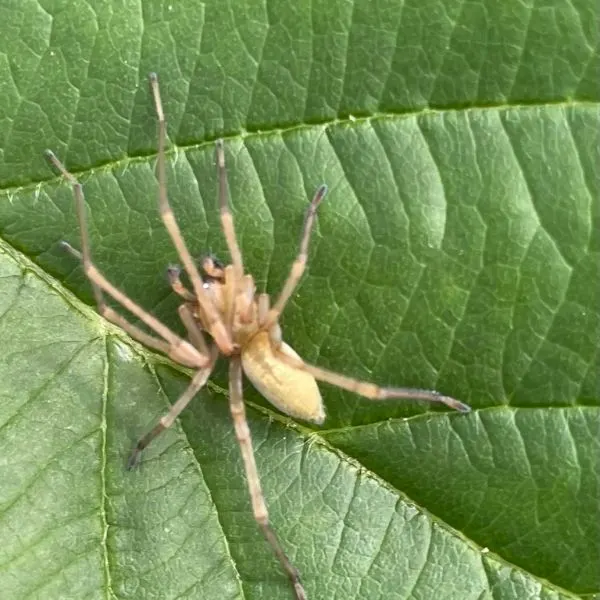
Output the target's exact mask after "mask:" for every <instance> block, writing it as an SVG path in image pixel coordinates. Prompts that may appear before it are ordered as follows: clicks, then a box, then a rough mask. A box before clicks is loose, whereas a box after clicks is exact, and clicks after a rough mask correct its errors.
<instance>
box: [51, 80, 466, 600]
mask: <svg viewBox="0 0 600 600" xmlns="http://www.w3.org/2000/svg"><path fill="white" fill-rule="evenodd" d="M150 87H151V90H152V95H153V97H154V104H155V107H156V113H157V117H158V160H157V165H158V200H159V207H160V215H161V217H162V220H163V222H164V224H165V226H166V228H167V230H168V232H169V234H170V236H171V239H172V241H173V244H174V245H175V248H176V249H177V252H178V254H179V257H180V259H181V262H182V263H183V267H184V268H185V270H186V272H187V275H188V277H189V279H190V282H191V284H192V288H193V290H191V291H190V290H188V289H186V288H185V287H184V286H183V284H182V283H181V281H180V279H179V269H178V268H176V267H171V268H170V269H169V279H170V282H171V286H172V288H173V290H174V291H175V292H176V293H177V294H179V295H180V296H181V297H183V299H184V302H183V304H182V305H181V306H180V307H179V316H180V317H181V320H182V322H183V324H184V325H185V327H186V329H187V332H188V338H189V339H188V340H185V339H182V338H181V337H179V336H178V335H176V334H175V333H174V332H172V331H171V330H170V329H169V328H168V327H166V326H165V325H164V324H163V323H161V322H160V321H159V320H158V319H157V318H156V317H153V316H152V315H151V314H150V313H148V312H146V311H145V310H144V309H142V308H141V307H140V306H138V305H137V304H136V303H135V302H133V301H132V300H131V299H130V298H128V297H127V296H126V295H125V294H124V293H123V292H121V291H120V290H118V289H117V288H116V287H114V286H113V285H112V284H111V283H110V282H109V281H108V280H107V279H106V278H105V277H104V275H102V273H101V272H100V271H99V270H98V269H97V268H96V267H95V266H94V264H93V262H92V259H91V254H90V244H89V236H88V232H87V227H86V220H85V205H84V197H83V191H82V188H81V184H80V183H79V182H78V181H77V179H75V177H74V176H73V175H71V174H70V173H69V172H68V171H67V170H66V168H65V167H64V166H63V164H62V163H61V162H60V161H59V160H58V159H57V158H56V156H55V155H54V154H53V153H52V152H51V151H49V150H48V151H47V156H48V158H49V160H50V161H51V162H52V164H53V165H54V166H55V167H56V168H57V169H58V170H59V171H60V172H61V173H62V174H63V175H64V176H65V177H66V178H67V179H68V180H69V181H70V182H71V184H72V186H73V194H74V197H75V205H76V208H77V216H78V220H79V228H80V234H81V252H79V251H77V250H75V249H74V248H73V247H71V246H70V245H69V244H68V243H66V242H63V245H64V247H65V248H66V249H67V250H68V251H69V252H70V253H71V254H73V255H74V256H76V257H77V258H78V259H80V260H81V261H82V263H83V268H84V271H85V274H86V275H87V277H88V278H89V280H90V283H91V285H92V289H93V291H94V296H95V299H96V304H97V306H98V312H99V313H100V314H101V315H102V316H103V317H104V318H105V319H107V320H108V321H111V322H112V323H115V324H116V325H118V326H119V327H121V328H122V329H124V330H125V331H126V332H127V333H128V334H129V335H130V336H131V337H133V338H135V339H136V340H138V341H140V342H141V343H142V344H145V345H146V346H149V347H150V348H154V349H155V350H158V351H159V352H162V353H164V354H166V355H167V356H169V357H170V358H172V359H173V360H174V361H175V362H177V363H179V364H181V365H184V366H186V367H191V368H193V369H195V370H196V373H195V374H194V376H193V377H192V380H191V382H190V384H189V386H188V388H187V389H186V390H185V392H184V393H183V394H182V395H181V397H180V398H179V399H178V400H177V401H176V402H175V404H174V405H173V406H172V408H171V410H169V412H168V413H167V414H166V415H165V416H163V417H162V418H161V419H160V420H159V422H158V423H157V424H156V425H155V427H154V428H153V429H152V430H151V431H150V432H148V433H147V434H146V435H144V436H143V437H142V438H140V440H139V441H138V442H137V444H136V446H135V448H134V450H133V452H132V454H131V456H130V458H129V461H128V467H129V468H131V467H134V466H135V465H136V464H137V463H138V462H139V458H140V453H141V451H142V450H143V449H144V448H145V447H146V446H147V445H148V444H149V443H150V442H151V441H152V440H153V439H154V438H155V437H156V436H157V435H159V434H160V433H161V432H162V431H164V430H165V429H167V428H168V427H170V426H171V425H172V424H173V422H174V421H175V419H176V418H177V416H178V415H179V414H180V413H181V411H182V410H183V409H184V408H185V407H186V406H187V404H188V403H189V402H190V400H191V399H192V398H193V397H194V396H195V395H196V393H197V392H198V391H199V390H200V388H202V386H204V384H205V383H206V381H207V380H208V377H209V376H210V374H211V372H212V370H213V367H214V365H215V361H216V359H217V356H218V355H219V354H222V355H224V356H226V357H228V358H229V360H230V363H229V407H230V410H231V415H232V417H233V424H234V427H235V432H236V437H237V439H238V441H239V445H240V451H241V454H242V459H243V461H244V466H245V469H246V479H247V482H248V488H249V491H250V500H251V503H252V511H253V513H254V518H255V519H256V521H257V523H258V525H259V526H260V528H261V530H262V532H263V534H264V536H265V538H266V539H267V541H268V542H269V544H270V545H271V547H272V549H273V552H274V553H275V555H276V556H277V558H278V559H279V561H280V563H281V565H282V567H283V569H284V570H285V572H286V573H287V575H288V577H289V579H290V581H291V583H292V586H293V590H294V595H295V598H296V600H305V599H306V592H305V591H304V587H303V586H302V583H301V582H300V577H299V574H298V571H297V569H296V568H295V567H294V565H293V564H292V563H291V562H290V560H289V559H288V557H287V556H286V554H285V552H284V550H283V548H282V547H281V544H280V543H279V540H278V539H277V536H276V535H275V532H274V530H273V529H272V528H271V527H270V525H269V518H268V513H267V507H266V504H265V499H264V497H263V493H262V490H261V485H260V479H259V476H258V472H257V469H256V462H255V460H254V451H253V449H252V440H251V438H250V430H249V429H248V424H247V421H246V411H245V407H244V402H243V398H242V371H243V372H244V373H245V374H246V375H247V376H248V378H249V379H250V381H251V382H252V383H253V384H254V386H255V387H256V388H257V389H258V390H259V391H260V392H261V394H263V395H264V396H265V398H267V400H269V401H270V402H271V403H272V404H274V405H275V406H276V407H277V408H278V409H279V410H281V411H283V412H284V413H286V414H288V415H291V416H293V417H297V418H299V419H302V420H305V421H311V422H313V423H322V422H323V420H324V419H325V411H324V409H323V401H322V400H321V395H320V393H319V389H318V387H317V383H316V380H319V381H325V382H327V383H330V384H332V385H335V386H338V387H341V388H343V389H346V390H349V391H351V392H354V393H357V394H360V395H362V396H365V397H366V398H369V399H371V400H384V399H387V398H416V399H422V400H429V401H434V402H442V403H444V404H446V405H448V406H450V407H451V408H454V409H456V410H459V411H462V412H468V411H469V410H470V408H469V407H468V406H467V405H466V404H463V403H462V402H459V401H458V400H455V399H454V398H450V397H449V396H443V395H442V394H439V393H438V392H435V391H430V390H420V389H410V388H389V387H385V388H384V387H379V386H377V385H375V384H373V383H368V382H364V381H358V380H356V379H352V378H350V377H346V376H344V375H340V374H338V373H333V372H331V371H326V370H325V369H321V368H320V367H316V366H314V365H310V364H307V363H305V362H304V361H303V360H302V359H301V358H300V357H299V356H298V355H297V354H296V353H295V352H294V350H292V348H291V347H290V346H288V345H287V344H286V343H285V342H284V341H283V340H282V336H281V328H280V326H279V323H278V319H279V316H280V315H281V313H282V311H283V309H284V308H285V305H286V304H287V302H288V300H289V299H290V296H291V295H292V293H293V292H294V290H295V289H296V286H297V285H298V282H299V281H300V278H301V277H302V274H303V272H304V268H305V266H306V261H307V253H308V244H309V240H310V235H311V231H312V227H313V223H314V220H315V215H316V212H317V208H318V206H319V204H320V203H321V201H322V200H323V198H324V196H325V194H326V192H327V188H326V186H325V185H322V186H321V187H320V188H319V189H318V190H317V192H316V193H315V195H314V197H313V199H312V202H311V203H310V206H309V207H308V211H307V213H306V219H305V221H304V228H303V231H302V237H301V241H300V251H299V253H298V255H297V257H296V260H295V261H294V263H293V265H292V268H291V271H290V274H289V276H288V279H287V281H286V282H285V285H284V286H283V290H282V292H281V293H280V295H279V297H278V298H277V301H276V302H275V304H274V305H273V306H272V307H271V306H270V304H269V296H268V295H267V294H258V296H257V295H256V288H255V285H254V280H253V278H252V275H245V274H244V267H243V264H242V255H241V252H240V248H239V246H238V243H237V239H236V235H235V230H234V225H233V217H232V214H231V211H230V209H229V202H228V199H227V195H228V193H227V179H226V171H225V154H224V150H223V142H222V141H221V140H219V141H218V142H217V144H216V148H217V171H218V176H219V200H220V212H221V224H222V227H223V232H224V234H225V239H226V241H227V246H228V248H229V253H230V255H231V264H230V265H227V266H226V267H223V266H222V265H221V264H220V263H218V261H216V260H215V259H214V258H212V257H208V258H205V259H204V260H203V262H202V270H203V271H204V273H205V278H204V279H203V278H202V277H201V276H200V273H199V272H198V268H197V266H196V263H195V262H194V260H193V259H192V257H191V255H190V253H189V251H188V249H187V246H186V244H185V242H184V240H183V237H182V236H181V232H180V230H179V227H178V225H177V222H176V221H175V217H174V215H173V212H172V210H171V207H170V206H169V200H168V198H167V188H166V174H165V137H166V122H165V116H164V112H163V107H162V101H161V98H160V91H159V86H158V78H157V76H156V74H154V73H152V74H151V75H150ZM104 293H107V294H108V295H109V296H112V297H113V298H114V300H116V301H117V302H118V303H119V304H121V305H122V306H123V307H124V308H125V309H127V310H128V311H129V312H130V313H132V314H133V315H135V316H136V317H137V318H138V319H140V320H141V321H142V322H143V323H145V324H146V325H147V326H148V328H149V329H151V330H152V331H154V333H155V334H156V335H150V334H148V333H146V332H145V331H143V330H142V329H140V328H139V327H137V326H136V325H133V324H132V323H130V322H129V321H127V319H125V318H124V317H122V316H121V315H119V314H118V313H117V312H115V311H114V310H113V309H112V308H111V307H110V306H108V305H107V304H106V303H105V302H104V297H103V294H104ZM205 333H206V334H208V335H209V336H210V338H211V341H210V342H207V341H206V340H205V338H204V334H205ZM157 336H158V337H157Z"/></svg>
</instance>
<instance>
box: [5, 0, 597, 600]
mask: <svg viewBox="0 0 600 600" xmlns="http://www.w3.org/2000/svg"><path fill="white" fill-rule="evenodd" d="M598 16H599V15H598V6H597V3H593V2H591V1H588V0H580V1H579V2H575V3H570V4H567V3H551V2H549V1H546V2H541V3H540V2H538V3H535V4H534V3H516V2H503V3H497V2H492V1H491V0H489V1H484V2H483V3H480V4H464V3H460V2H454V1H450V0H445V1H444V2H443V3H438V2H433V1H426V2H409V3H406V2H405V3H399V2H397V1H392V0H388V1H384V2H379V3H377V4H373V3H371V2H367V1H366V0H363V1H362V2H352V3H342V2H338V1H334V2H328V3H325V2H316V3H315V2H313V3H310V4H309V3H304V2H300V3H296V4H294V5H292V4H291V3H268V4H259V3H250V2H235V3H233V4H229V5H224V4H223V3H218V2H209V3H201V2H199V1H197V0H184V1H181V2H177V3H175V2H172V3H168V2H165V3H160V2H158V1H154V0H152V1H149V2H144V3H140V4H137V5H134V4H127V3H125V4H122V3H116V2H100V1H92V2H85V3H84V2H61V1H58V0H57V1H56V2H53V3H46V4H44V5H40V4H39V3H35V2H33V1H29V0H25V1H24V2H23V1H19V2H16V1H15V0H10V1H9V2H5V3H4V4H3V6H2V7H0V31H1V33H2V35H1V36H0V80H1V81H3V82H4V86H3V93H2V95H0V119H1V122H2V127H0V136H1V137H0V150H1V153H0V188H1V190H2V191H1V192H0V540H2V544H0V589H1V590H2V598H3V599H4V598H8V599H9V600H12V599H13V598H14V599H19V600H20V599H22V598H87V597H90V598H92V597H103V598H106V597H111V598H161V599H162V598H176V597H177V598H179V597H188V598H206V599H208V600H213V599H218V600H221V599H227V598H248V599H259V598H265V599H269V600H271V599H278V598H281V599H289V598H291V597H292V592H291V589H290V586H289V584H288V582H287V581H286V578H285V576H284V575H283V574H282V573H281V570H280V568H279V566H278V564H277V562H276V560H275V559H274V558H273V556H272V555H271V553H270V550H269V548H268V546H267V545H266V543H265V542H264V541H263V539H262V537H261V535H260V532H259V530H258V528H257V527H256V525H255V523H254V520H253V518H252V514H251V509H250V503H249V499H248V493H247V489H246V482H245V477H244V471H243V467H242V463H241V459H240V456H239V451H238V449H237V444H236V440H235V436H234V434H233V430H232V426H231V422H230V421H231V419H230V417H229V414H228V408H227V399H226V396H227V394H226V391H225V390H226V379H225V377H224V370H223V369H222V368H220V369H219V371H218V373H217V374H216V376H215V377H214V379H213V380H212V381H211V383H210V385H209V386H208V388H207V389H206V390H205V391H203V392H202V393H201V394H199V395H198V398H196V399H195V401H194V402H193V403H192V404H191V405H190V407H189V408H188V409H187V410H186V411H185V412H184V414H183V416H182V419H181V420H180V422H178V423H177V424H176V425H175V426H174V427H173V428H172V429H171V430H169V431H168V432H167V433H165V434H164V435H163V436H161V437H160V438H159V439H158V440H157V441H156V442H155V443H153V444H152V445H151V446H150V447H149V448H148V450H147V451H146V453H145V454H144V458H143V463H142V466H141V468H140V469H139V470H138V471H135V472H128V471H126V470H125V468H124V466H125V461H126V459H127V455H128V452H129V451H130V449H131V447H132V445H133V444H134V443H135V440H136V439H137V438H138V437H139V436H140V435H141V434H143V433H144V432H146V431H147V430H148V429H149V428H150V427H152V425H153V423H155V421H156V420H157V419H158V418H159V417H160V416H161V415H162V414H163V413H164V412H165V411H166V410H167V408H168V405H169V404H170V403H173V402H174V401H175V400H176V398H177V397H178V395H179V394H180V393H181V392H182V390H183V389H184V388H185V386H186V383H187V382H188V381H189V377H188V374H187V373H184V372H182V371H181V369H177V368H176V367H175V366H174V365H172V364H171V363H169V361H168V360H166V359H163V358H161V357H158V356H156V355H154V354H153V353H151V352H149V351H148V350H146V349H144V348H142V347H140V346H139V345H138V344H136V343H134V342H132V341H131V340H130V339H128V338H127V336H125V335H124V334H123V333H122V332H120V331H119V330H117V329H116V328H114V327H112V326H110V325H109V324H107V323H106V322H105V321H103V320H102V319H101V318H100V317H99V316H98V315H97V314H96V313H95V312H94V310H93V308H92V306H93V297H92V294H91V291H90V288H89V284H88V283H87V281H86V279H85V277H84V276H83V274H82V271H81V268H80V266H79V265H77V264H76V261H74V259H73V258H72V257H70V256H69V255H65V253H64V252H62V251H61V249H60V247H59V241H60V240H62V239H66V240H68V241H69V242H70V243H72V244H73V245H74V246H77V247H79V246H80V242H79V234H78V231H77V225H76V217H75V211H74V207H73V200H72V194H71V190H70V187H69V185H68V183H67V182H66V181H64V180H63V179H62V178H60V177H57V176H56V174H53V173H52V171H51V169H50V168H49V166H48V165H47V163H46V162H45V160H44V159H43V156H42V152H43V150H44V149H45V148H52V149H53V150H54V151H55V152H56V154H57V155H58V156H59V157H60V158H61V159H62V160H64V161H65V162H66V164H67V166H68V167H69V168H70V169H71V170H72V171H73V172H74V173H75V174H76V175H77V176H78V177H79V178H80V180H81V182H82V183H83V186H84V190H85V194H86V200H87V206H88V222H89V227H90V234H91V238H92V248H93V254H94V260H95V262H96V263H97V264H98V266H99V267H100V268H101V269H102V270H103V272H104V273H105V274H106V275H107V276H108V277H109V278H110V279H111V280H112V281H113V282H114V283H115V284H116V285H118V286H119V287H120V288H121V289H123V290H124V291H125V292H126V293H127V294H129V295H130V296H131V297H132V298H133V299H135V300H136V301H138V302H140V303H142V304H143V306H145V307H146V308H147V309H149V310H150V311H152V312H153V313H154V314H156V315H157V316H158V317H160V318H161V319H162V320H164V321H165V322H166V323H167V324H168V325H169V326H171V327H173V328H174V329H176V330H177V331H180V332H181V331H182V328H181V325H180V324H179V323H178V321H177V318H176V317H177V315H176V310H175V309H176V307H177V299H176V298H175V297H174V294H172V293H171V291H170V288H169V287H168V285H167V283H166V279H165V275H164V274H165V269H166V267H167V265H168V264H170V263H173V262H177V260H178V258H177V255H176V253H175V251H174V249H173V247H172V244H171V242H170V239H169V237H168V235H167V233H166V231H165V230H164V228H163V226H162V223H161V220H160V217H159V215H158V211H157V208H156V192H157V189H156V180H155V177H154V163H155V158H156V150H155V148H156V118H155V115H154V112H153V105H152V101H151V97H150V94H149V90H148V86H147V82H146V77H147V73H148V72H149V71H156V72H158V73H159V76H160V81H161V90H162V94H163V101H164V105H165V110H166V114H167V117H168V132H169V137H170V148H169V152H168V171H169V195H170V200H171V203H172V205H173V208H174V210H175V213H176V216H177V218H178V221H179V223H180V225H181V228H182V231H183V234H184V236H185V238H186V240H187V242H188V244H189V247H190V249H191V251H192V252H193V253H194V255H198V256H199V255H201V254H202V253H204V252H206V251H207V250H211V251H213V252H215V253H216V254H217V255H219V256H221V257H223V258H225V259H227V258H228V257H227V253H226V249H225V244H224V241H223V238H222V235H221V233H220V226H219V218H218V209H217V203H216V173H215V166H214V140H215V138H217V137H220V136H223V137H225V144H226V157H227V164H228V173H229V184H230V192H231V200H232V206H233V210H234V214H235V218H236V227H237V232H238V237H239V240H240V244H241V247H242V250H243V253H244V259H245V266H246V269H247V271H248V272H249V273H252V274H253V275H254V277H255V279H256V281H257V284H258V288H259V289H260V290H263V289H266V290H267V291H268V292H269V293H270V294H272V295H276V294H277V292H278V290H279V289H280V288H281V285H282V283H283V281H284V279H285V277H286V275H287V272H288V270H289V267H290V265H291V262H292V260H293V258H294V256H295V253H296V252H297V244H298V236H299V231H300V228H301V225H302V220H303V215H304V211H305V209H306V206H307V204H308V198H309V197H310V196H311V195H312V193H313V192H314V190H315V188H316V187H317V186H318V185H319V184H321V183H323V182H325V183H327V184H328V186H329V188H330V193H329V195H328V197H327V200H326V202H325V203H324V204H323V206H322V207H321V209H320V213H319V218H318V222H317V227H316V232H315V235H314V236H313V244H312V248H311V252H310V260H309V269H308V272H307V274H306V275H305V277H304V279H303V281H302V284H301V286H300V288H299V290H298V292H297V293H296V294H295V295H294V297H293V299H292V301H291V303H290V305H289V306H288V308H287V309H286V313H285V315H284V318H283V320H282V325H283V328H284V332H285V337H286V340H287V341H289V343H291V344H292V345H293V346H294V348H295V349H296V350H297V351H298V352H299V353H300V354H301V355H302V356H303V357H305V358H306V359H307V360H309V361H312V362H315V363H317V364H319V365H322V366H324V367H327V368H331V369H335V370H339V371H342V372H344V373H346V374H349V375H353V376H356V377H360V378H365V379H369V380H374V381H376V382H379V383H382V384H390V385H410V386H418V387H434V388H436V389H439V390H441V391H443V392H444V393H447V394H451V395H453V396H455V397H457V398H460V399H461V400H463V401H465V402H468V403H469V404H470V405H471V406H472V407H473V409H474V410H473V412H472V413H471V414H469V415H460V414H454V413H450V412H448V411H447V410H445V409H443V408H440V407H434V406H428V405H425V404H423V403H418V402H388V403H370V402H368V401H367V400H364V399H361V398H359V397H357V396H355V395H352V394H349V393H344V392H341V391H339V390H336V389H332V388H330V387H327V386H322V392H323V397H324V401H325V404H326V408H327V413H328V419H327V421H326V422H325V424H324V426H323V427H321V428H314V429H312V428H309V427H307V426H306V424H302V423H294V422H293V421H291V420H290V419H288V418H287V417H284V416H282V415H280V414H279V413H277V411H276V410H275V409H273V408H272V407H270V406H269V405H268V403H266V401H264V400H263V399H261V398H260V396H259V395H258V394H257V393H256V392H255V391H253V390H252V388H251V387H250V386H249V385H248V386H247V388H246V389H245V395H246V398H247V400H248V404H249V407H248V414H249V420H250V429H251V432H252V435H253V439H254V446H255V451H256V457H257V463H258V468H259V472H260V474H261V478H262V483H263V487H264V491H265V495H266V498H267V502H268V506H269V509H270V516H271V519H272V522H273V525H274V527H275V529H276V531H277V533H278V535H279V536H280V538H281V540H282V543H283V545H284V547H285V549H286V551H287V552H288V554H289V556H290V558H291V559H292V561H293V562H294V564H295V565H296V566H297V567H298V569H299V570H300V572H301V574H302V578H303V582H304V584H305V586H306V589H307V593H308V596H309V598H310V599H311V600H315V599H327V600H329V599H332V598H341V597H344V598H356V599H369V600H371V599H373V598H385V599H386V600H387V599H394V598H398V599H400V598H407V597H415V598H417V597H418V598H427V599H429V598H444V599H451V598H456V599H458V600H463V599H469V598H473V599H476V598H477V599H480V598H490V599H492V598H493V599H494V600H496V599H507V600H519V599H521V598H540V599H544V600H546V599H553V600H554V599H555V598H557V599H558V598H565V599H566V598H575V597H586V598H590V599H591V598H592V597H595V596H597V595H599V594H600V575H599V572H598V569H597V565H598V562H599V560H600V511H599V509H598V506H599V503H598V489H600V488H599V481H598V479H599V473H600V465H599V464H598V457H599V456H600V448H599V445H600V444H599V442H598V440H599V435H598V434H599V433H600V409H599V404H600V394H599V389H600V379H599V377H598V373H599V371H598V366H599V365H598V356H599V353H598V345H599V340H600V310H599V308H598V307H599V304H600V303H599V302H598V289H600V287H599V286H600V276H599V269H598V258H599V254H600V235H599V232H600V202H599V198H600V184H599V182H600V177H599V176H598V166H597V165H598V164H600V144H599V143H598V142H599V139H598V131H599V126H600V111H599V106H598V100H599V98H598V96H599V92H598V87H597V72H598V67H599V65H600V60H599V53H598V51H597V45H598V30H597V26H596V23H597V20H598Z"/></svg>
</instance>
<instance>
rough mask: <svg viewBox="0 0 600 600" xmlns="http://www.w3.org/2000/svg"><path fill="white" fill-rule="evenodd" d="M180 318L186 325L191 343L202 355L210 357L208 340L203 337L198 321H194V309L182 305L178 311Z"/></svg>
mask: <svg viewBox="0 0 600 600" xmlns="http://www.w3.org/2000/svg"><path fill="white" fill-rule="evenodd" d="M177 312H178V313H179V318H180V319H181V322H182V323H183V324H184V326H185V328H186V329H187V332H188V335H189V338H190V342H192V344H193V345H194V347H195V348H197V349H198V350H199V351H200V352H202V354H204V355H205V356H210V350H209V349H208V346H207V344H206V340H205V339H204V336H203V335H202V330H201V329H200V326H199V325H198V322H197V321H196V319H194V314H193V313H192V309H191V308H190V307H189V306H188V305H187V304H182V305H181V306H180V307H179V308H178V309H177Z"/></svg>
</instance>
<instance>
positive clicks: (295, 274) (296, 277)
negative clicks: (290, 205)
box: [262, 184, 327, 329]
mask: <svg viewBox="0 0 600 600" xmlns="http://www.w3.org/2000/svg"><path fill="white" fill-rule="evenodd" d="M326 193H327V186H326V185H325V184H323V185H321V186H320V187H319V189H317V191H316V192H315V195H314V196H313V199H312V200H311V202H310V206H309V207H308V210H307V211H306V217H305V218H304V227H303V228H302V237H301V238H300V251H299V252H298V255H297V256H296V259H295V260H294V263H293V264H292V268H291V269H290V274H289V275H288V278H287V280H286V282H285V284H284V285H283V289H282V290H281V293H280V294H279V297H278V298H277V301H276V302H275V304H274V305H273V307H272V308H271V310H269V313H268V314H267V316H266V318H265V320H264V322H263V325H262V328H263V329H269V327H271V325H273V324H274V323H275V321H277V319H279V316H280V315H281V313H282V312H283V309H284V308H285V305H286V304H287V302H288V300H289V299H290V296H291V295H292V294H293V293H294V290H295V289H296V286H297V285H298V283H299V281H300V278H301V277H302V274H303V273H304V269H305V268H306V261H307V260H308V244H309V242H310V235H311V233H312V229H313V225H314V222H315V217H316V216H317V208H318V207H319V204H321V201H322V200H323V198H324V197H325V194H326Z"/></svg>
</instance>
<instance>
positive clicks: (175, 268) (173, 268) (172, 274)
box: [167, 265, 181, 283]
mask: <svg viewBox="0 0 600 600" xmlns="http://www.w3.org/2000/svg"><path fill="white" fill-rule="evenodd" d="M180 275H181V267H180V266H179V265H169V266H168V267H167V279H168V280H169V282H170V283H172V282H173V281H174V280H176V279H179V276H180Z"/></svg>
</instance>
